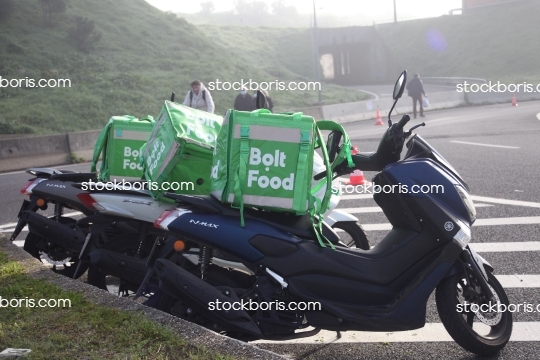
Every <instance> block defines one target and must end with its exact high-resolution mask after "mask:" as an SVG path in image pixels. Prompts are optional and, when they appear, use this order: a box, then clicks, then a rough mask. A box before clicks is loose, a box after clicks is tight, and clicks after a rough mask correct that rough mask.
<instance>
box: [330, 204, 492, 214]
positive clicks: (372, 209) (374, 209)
mask: <svg viewBox="0 0 540 360" xmlns="http://www.w3.org/2000/svg"><path fill="white" fill-rule="evenodd" d="M489 206H493V205H490V204H474V207H475V208H480V207H489ZM339 210H342V211H345V212H347V213H349V214H360V213H378V212H382V209H381V208H380V207H378V206H366V207H356V208H339Z"/></svg>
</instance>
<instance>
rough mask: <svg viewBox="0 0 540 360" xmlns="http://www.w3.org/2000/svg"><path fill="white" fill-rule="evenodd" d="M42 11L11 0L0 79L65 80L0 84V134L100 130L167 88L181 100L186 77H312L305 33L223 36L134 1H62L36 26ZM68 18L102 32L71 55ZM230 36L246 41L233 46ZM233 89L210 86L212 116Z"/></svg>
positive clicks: (148, 110) (283, 96)
mask: <svg viewBox="0 0 540 360" xmlns="http://www.w3.org/2000/svg"><path fill="white" fill-rule="evenodd" d="M41 15H42V14H41V8H40V6H38V3H37V0H17V1H16V2H15V8H14V12H13V14H12V16H11V17H10V18H9V19H7V20H4V21H2V22H0V76H1V77H3V78H8V79H23V80H24V79H27V78H28V79H43V78H51V77H54V78H60V79H70V80H71V84H72V86H71V87H70V88H54V89H52V88H33V89H30V88H24V89H18V88H15V89H13V88H0V132H4V133H14V132H17V133H29V132H35V133H40V134H41V133H61V132H67V131H80V130H90V129H99V128H101V127H102V126H104V125H105V123H106V122H107V121H108V119H109V118H110V117H111V116H113V115H124V114H130V115H135V116H137V117H144V116H146V115H153V116H156V115H157V114H158V113H159V110H160V108H161V105H162V104H163V101H164V100H165V99H168V98H169V97H170V94H171V92H172V91H175V92H176V93H177V100H179V101H180V102H181V101H182V100H183V98H184V96H185V94H186V92H187V91H188V90H189V84H190V82H191V81H192V80H193V79H200V80H202V81H203V82H204V83H208V82H209V81H214V80H215V79H220V80H222V81H231V82H233V81H237V80H240V79H250V78H251V79H253V80H254V81H274V80H276V77H277V78H279V80H283V81H304V80H306V79H308V78H310V80H313V78H312V76H311V73H312V58H311V50H310V42H309V41H307V40H306V39H308V40H309V33H308V32H307V31H306V30H301V31H297V30H289V29H282V30H281V31H270V30H268V29H266V30H264V29H263V30H260V36H259V39H258V40H253V41H250V33H251V32H252V31H251V30H250V29H248V28H241V29H238V33H237V34H233V33H235V31H234V30H231V29H229V30H227V29H225V30H223V34H225V35H231V38H232V39H231V40H229V41H223V37H222V36H216V37H213V36H212V35H214V33H213V32H210V31H206V30H205V29H204V28H198V27H196V26H194V25H192V24H189V23H188V22H186V21H185V20H184V19H181V18H178V17H176V16H175V15H173V14H167V13H164V12H161V11H159V10H157V9H155V8H153V7H152V6H151V5H149V4H147V3H146V2H145V1H143V0H93V1H69V2H68V8H67V11H66V13H65V14H64V15H63V16H62V18H61V19H60V22H59V23H58V24H57V26H56V27H54V28H52V29H51V28H45V27H44V26H43V24H42V16H41ZM75 16H84V17H87V18H89V19H91V20H93V21H94V22H95V24H96V29H97V30H98V31H100V32H101V34H102V37H101V41H100V43H98V44H97V46H96V48H95V50H94V51H93V52H92V53H90V54H86V53H82V52H79V51H78V50H77V49H76V46H75V44H73V43H71V42H70V41H69V40H68V34H69V29H70V28H71V27H72V26H73V18H74V17H75ZM216 31H217V30H216ZM219 31H221V30H219ZM267 31H268V33H267ZM233 35H234V36H233ZM239 38H244V39H245V40H246V41H244V42H241V45H240V43H239V44H235V43H234V39H239ZM264 42H267V43H268V44H269V46H264ZM252 43H253V44H252ZM236 95H237V92H235V91H214V92H212V96H213V98H214V100H215V102H216V113H219V114H224V113H225V112H226V110H227V109H228V108H230V107H231V106H232V104H233V103H234V98H235V96H236ZM271 96H272V98H273V100H275V101H274V102H275V106H276V110H278V111H282V110H289V109H295V108H301V107H307V106H311V105H313V103H314V102H316V100H317V92H316V91H309V92H302V91H281V92H271ZM323 96H324V97H323V100H324V102H325V103H335V102H347V101H356V100H361V99H362V98H363V96H364V95H363V94H361V93H359V92H350V91H349V90H348V89H346V88H343V87H339V86H330V85H328V86H326V85H325V86H323Z"/></svg>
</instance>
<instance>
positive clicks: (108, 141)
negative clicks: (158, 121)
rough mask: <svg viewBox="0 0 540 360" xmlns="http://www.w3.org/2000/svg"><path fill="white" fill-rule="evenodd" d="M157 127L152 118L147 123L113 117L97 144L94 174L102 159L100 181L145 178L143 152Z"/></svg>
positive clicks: (144, 120)
mask: <svg viewBox="0 0 540 360" xmlns="http://www.w3.org/2000/svg"><path fill="white" fill-rule="evenodd" d="M154 124H155V121H154V119H153V118H152V117H151V116H148V117H146V118H144V119H137V118H136V117H134V116H131V115H124V116H113V117H111V119H110V120H109V122H108V123H107V125H105V127H104V128H103V130H102V131H101V133H100V134H99V137H98V139H97V141H96V145H95V147H94V156H93V159H92V165H91V171H92V172H94V171H96V166H97V162H98V160H99V158H100V156H101V166H100V169H99V173H98V178H99V179H100V180H102V181H109V180H111V179H116V180H122V179H125V180H138V179H140V178H141V177H142V174H143V171H142V170H143V169H142V166H141V165H140V155H141V154H140V153H141V151H140V149H141V147H142V146H143V145H144V144H145V143H146V141H147V140H148V137H149V136H150V133H151V132H152V129H153V127H154Z"/></svg>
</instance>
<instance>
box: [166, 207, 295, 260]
mask: <svg viewBox="0 0 540 360" xmlns="http://www.w3.org/2000/svg"><path fill="white" fill-rule="evenodd" d="M168 228H169V231H171V232H172V233H174V234H176V235H178V236H180V237H182V236H186V235H187V236H190V237H192V238H195V239H197V241H199V242H201V243H202V244H204V245H206V246H210V247H213V248H216V249H218V250H222V251H224V252H227V253H229V254H231V255H234V256H237V257H239V258H241V259H244V260H246V261H247V262H250V263H256V262H257V261H259V260H261V259H262V258H263V257H264V255H263V254H262V253H261V252H260V251H259V250H257V249H256V248H255V247H253V246H252V245H251V244H250V243H249V240H250V239H251V238H253V237H254V236H257V235H266V236H270V237H273V238H276V239H279V240H283V241H286V242H290V243H292V244H297V243H300V242H301V240H300V239H298V238H297V237H295V236H293V235H290V234H287V233H285V232H283V231H280V230H278V229H276V228H274V227H272V226H270V225H268V224H265V223H263V222H261V221H258V220H254V219H249V220H246V225H245V227H241V226H240V219H239V218H237V217H230V216H222V215H215V214H206V213H186V214H183V215H182V216H180V217H179V218H178V219H176V220H174V221H173V222H172V223H171V224H170V225H169V226H168Z"/></svg>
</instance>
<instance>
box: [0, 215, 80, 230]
mask: <svg viewBox="0 0 540 360" xmlns="http://www.w3.org/2000/svg"><path fill="white" fill-rule="evenodd" d="M82 214H83V213H82V212H80V211H74V212H72V213H66V214H64V215H62V216H65V217H72V216H79V215H82ZM13 226H17V223H16V222H12V223H8V224H4V225H0V229H1V230H3V231H7V229H5V228H10V227H13Z"/></svg>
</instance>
